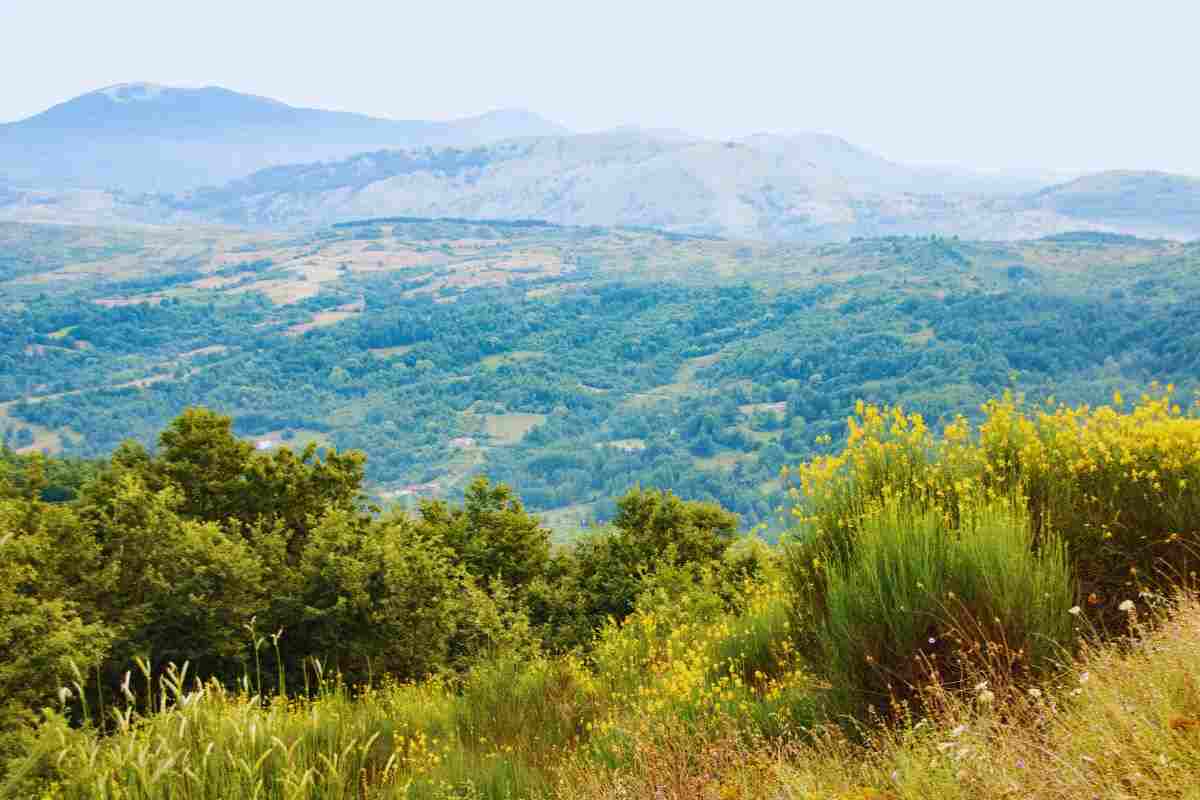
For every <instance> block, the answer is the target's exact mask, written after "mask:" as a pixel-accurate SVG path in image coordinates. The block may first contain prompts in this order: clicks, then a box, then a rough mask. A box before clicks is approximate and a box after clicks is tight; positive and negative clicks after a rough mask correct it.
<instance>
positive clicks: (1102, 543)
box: [791, 386, 1200, 621]
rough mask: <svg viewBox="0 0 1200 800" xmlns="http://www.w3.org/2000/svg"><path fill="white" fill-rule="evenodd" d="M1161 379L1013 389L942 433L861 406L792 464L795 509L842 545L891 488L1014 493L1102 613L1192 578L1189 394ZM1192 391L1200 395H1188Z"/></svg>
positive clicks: (826, 545)
mask: <svg viewBox="0 0 1200 800" xmlns="http://www.w3.org/2000/svg"><path fill="white" fill-rule="evenodd" d="M1172 393H1173V388H1172V387H1170V386H1168V387H1166V390H1165V391H1163V392H1162V393H1161V394H1160V395H1158V396H1149V395H1143V397H1142V398H1141V400H1140V402H1139V403H1138V404H1136V405H1135V406H1133V407H1132V408H1130V409H1128V410H1126V407H1125V403H1124V400H1123V398H1121V396H1120V395H1119V394H1117V395H1115V396H1114V398H1113V404H1112V405H1108V406H1102V407H1099V408H1090V407H1088V406H1081V407H1078V408H1068V407H1066V406H1056V407H1047V408H1040V409H1039V408H1026V407H1024V406H1022V404H1021V403H1020V402H1018V401H1017V400H1016V399H1014V398H1013V397H1011V396H1007V395H1006V396H1005V397H1004V398H1003V399H1001V400H995V401H991V402H989V403H987V404H985V405H984V406H983V420H982V422H981V423H980V424H979V425H978V426H977V427H973V426H972V425H971V424H970V423H968V421H967V420H965V419H963V418H959V419H957V420H955V421H954V422H953V423H951V424H950V425H948V426H947V427H946V429H945V431H944V433H943V435H942V436H940V437H939V436H937V435H935V434H934V433H933V432H932V431H930V430H929V428H928V427H927V426H926V425H925V422H924V420H923V419H922V418H921V415H920V414H905V413H904V411H903V410H902V409H899V408H891V409H886V408H885V409H880V408H878V407H875V406H870V405H863V404H861V403H860V404H859V405H858V407H857V414H856V417H855V418H852V419H851V420H850V421H849V426H850V435H849V439H848V443H847V445H846V447H845V449H844V450H842V451H841V452H840V453H836V454H834V455H832V456H826V457H820V458H817V459H815V460H814V461H813V462H812V463H810V464H808V465H805V466H803V467H801V468H800V469H798V470H796V471H795V473H794V476H795V478H797V479H798V481H797V482H798V485H797V486H794V487H793V488H792V490H791V491H792V495H793V498H794V513H795V514H796V516H797V518H798V520H799V521H800V522H802V523H803V524H804V526H805V528H806V530H807V531H808V532H809V533H810V535H811V538H812V540H813V541H814V542H818V543H819V545H818V547H819V549H832V550H835V551H838V552H848V551H849V550H851V549H853V547H854V541H855V537H856V534H857V531H858V520H859V519H861V518H862V517H863V515H864V513H865V512H866V511H867V509H868V508H869V507H871V505H872V504H873V503H878V502H880V501H882V500H883V499H884V498H885V496H887V495H888V494H903V495H905V496H906V497H910V498H912V499H913V500H914V501H917V502H919V503H922V504H924V505H925V506H927V507H929V508H936V509H940V510H941V511H943V512H944V513H946V514H949V515H950V516H951V518H953V517H954V516H955V515H956V514H957V513H958V509H959V508H960V506H961V504H962V500H963V499H964V498H968V497H971V496H975V495H977V494H980V493H982V494H983V495H991V496H1001V497H1008V496H1013V495H1014V494H1019V495H1022V496H1024V497H1025V498H1026V500H1027V503H1028V510H1029V517H1030V519H1031V520H1032V524H1033V526H1034V529H1035V531H1042V530H1049V529H1053V530H1054V531H1056V532H1057V533H1058V534H1059V535H1060V536H1061V537H1062V539H1063V541H1064V542H1066V544H1067V545H1068V548H1069V552H1070V555H1071V559H1072V564H1073V566H1074V568H1075V570H1076V574H1077V576H1078V579H1079V592H1080V599H1081V600H1082V599H1083V598H1088V599H1089V600H1090V603H1091V605H1093V606H1101V607H1103V608H1105V609H1107V611H1108V617H1109V620H1110V621H1119V618H1120V616H1119V614H1118V613H1117V612H1116V606H1117V604H1118V603H1120V602H1121V601H1122V600H1123V599H1124V598H1127V597H1129V596H1131V595H1136V594H1137V593H1139V592H1149V591H1153V590H1159V589H1162V588H1164V587H1166V586H1170V585H1174V584H1177V583H1179V582H1181V581H1186V580H1189V579H1191V578H1192V573H1193V571H1194V569H1195V565H1196V561H1197V556H1198V555H1200V492H1197V491H1195V488H1196V486H1197V485H1200V484H1198V481H1200V418H1197V412H1198V411H1200V405H1196V406H1193V408H1192V409H1190V410H1189V411H1188V412H1186V413H1185V412H1184V410H1183V409H1181V407H1180V406H1179V405H1178V404H1176V403H1175V402H1174V401H1173V396H1172ZM1198 402H1200V401H1198Z"/></svg>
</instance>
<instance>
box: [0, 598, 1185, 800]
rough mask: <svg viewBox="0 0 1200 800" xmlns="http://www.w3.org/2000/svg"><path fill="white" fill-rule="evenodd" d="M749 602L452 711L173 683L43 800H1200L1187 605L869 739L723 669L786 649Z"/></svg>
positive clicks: (767, 609)
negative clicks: (806, 718)
mask: <svg viewBox="0 0 1200 800" xmlns="http://www.w3.org/2000/svg"><path fill="white" fill-rule="evenodd" d="M757 602H758V603H759V605H758V606H756V608H755V610H754V611H753V612H751V614H750V615H748V616H742V617H739V618H736V619H725V620H723V621H721V622H719V623H715V624H713V625H711V626H701V627H693V628H692V629H690V630H684V631H680V630H678V629H675V630H672V632H671V633H669V634H666V635H662V636H661V637H660V636H658V635H654V634H653V633H652V629H654V628H655V625H656V621H655V620H654V619H653V618H652V617H650V616H649V614H648V613H647V615H643V616H640V617H639V618H637V619H636V620H634V621H633V622H632V623H631V624H630V625H627V626H626V629H625V631H621V632H619V631H615V630H614V631H612V632H610V634H609V636H608V637H607V638H606V640H605V642H606V644H607V645H608V646H611V647H613V648H616V649H621V650H622V652H621V653H620V654H619V655H618V654H615V653H610V654H607V655H605V656H602V657H601V658H602V660H603V659H605V658H613V659H617V660H623V661H624V667H625V668H624V669H620V668H618V669H617V670H616V672H614V673H613V674H611V675H609V676H602V675H599V674H597V673H594V672H591V671H589V670H586V669H584V668H583V667H582V665H580V664H579V663H577V662H575V661H572V660H570V659H559V660H545V659H537V660H534V661H533V662H526V663H522V664H519V665H518V664H516V663H514V662H511V661H503V660H502V661H497V662H495V663H492V664H489V665H487V666H486V667H481V668H479V669H478V670H476V672H475V673H473V674H472V675H471V676H470V678H469V679H468V680H467V683H466V685H465V686H464V687H463V688H462V691H457V692H456V691H450V687H447V686H445V685H442V684H439V683H436V682H433V683H425V684H421V685H403V686H401V685H384V686H382V687H380V688H376V689H371V690H368V691H364V692H362V693H361V694H359V695H358V696H355V697H351V696H350V695H349V694H348V693H347V692H345V691H340V690H330V691H326V692H323V693H321V694H320V696H319V697H317V698H316V699H313V700H309V701H299V702H298V701H288V700H285V699H282V698H275V699H273V700H269V701H267V702H266V703H265V705H264V703H262V702H261V701H260V698H259V697H257V696H251V695H247V694H245V693H240V694H239V693H233V692H228V691H225V690H223V689H221V688H219V687H218V686H215V685H211V686H194V687H192V688H190V689H186V688H183V687H181V686H179V685H178V683H176V682H172V681H171V680H166V681H164V682H163V685H162V686H160V687H158V689H159V691H160V692H161V694H160V695H159V696H158V697H157V698H156V702H159V703H162V702H165V703H167V704H168V707H167V708H166V709H165V710H163V711H162V712H160V713H158V714H154V715H151V716H150V717H148V718H146V719H141V718H129V717H126V718H124V719H125V721H124V722H123V724H122V729H121V730H120V731H119V732H118V733H117V734H115V735H112V736H109V737H105V738H97V737H95V736H93V735H91V734H89V733H87V732H85V731H80V730H77V729H71V728H69V727H67V726H66V725H65V724H57V725H53V726H51V727H50V728H48V729H46V730H44V731H43V736H42V740H41V742H40V747H41V748H42V749H41V752H40V755H41V762H40V766H41V768H43V769H46V770H47V771H49V772H52V773H54V774H56V775H57V776H58V777H57V779H56V780H55V781H54V782H52V783H51V784H50V785H49V786H48V787H47V788H44V789H43V790H41V791H40V792H39V793H38V794H36V795H32V796H37V797H43V798H59V797H62V798H67V797H69V798H85V797H87V798H93V797H95V798H230V797H271V798H351V797H354V798H368V797H370V798H374V797H378V798H384V797H414V798H416V797H427V798H443V797H444V798H450V797H561V798H578V797H595V798H627V797H647V798H651V797H653V798H658V797H662V798H767V797H770V798H775V797H779V798H830V797H832V798H858V799H860V800H865V798H914V799H916V798H928V797H942V798H959V797H962V798H974V799H975V800H979V799H980V798H1011V797H1028V798H1129V797H1138V798H1183V799H1186V798H1197V797H1200V781H1197V777H1198V776H1200V683H1198V680H1197V677H1196V676H1197V674H1198V671H1200V603H1198V602H1197V601H1196V600H1194V599H1190V598H1189V599H1184V600H1182V601H1181V602H1180V603H1179V604H1178V605H1177V607H1176V608H1174V609H1172V610H1171V611H1170V613H1169V617H1164V619H1165V622H1164V623H1163V624H1161V625H1160V626H1158V627H1156V628H1155V629H1154V630H1153V631H1148V630H1147V628H1146V627H1145V626H1143V624H1142V622H1141V621H1140V620H1139V617H1138V612H1137V611H1130V612H1128V624H1129V628H1128V631H1127V633H1126V634H1125V635H1124V636H1122V637H1120V639H1119V640H1117V641H1114V642H1113V643H1112V644H1109V645H1106V646H1104V647H1100V648H1095V649H1092V650H1089V651H1086V652H1085V653H1084V654H1083V655H1082V656H1081V657H1080V658H1079V660H1078V661H1076V662H1075V663H1074V664H1073V665H1072V666H1071V667H1070V668H1069V669H1067V670H1065V671H1064V672H1062V673H1061V674H1059V675H1057V676H1056V677H1055V678H1054V679H1053V680H1051V681H1048V682H1046V683H1044V684H1039V685H1037V686H1026V687H1024V688H1018V687H1016V686H1015V685H1011V684H1001V683H995V682H986V683H985V681H984V680H981V681H980V682H979V683H978V684H977V685H976V686H975V687H974V689H973V691H971V692H968V693H967V694H966V695H962V694H957V693H951V692H949V691H946V690H945V689H942V688H939V687H932V688H930V689H928V690H927V697H928V698H929V700H930V703H929V708H930V709H931V712H930V714H929V715H928V716H926V717H924V718H922V719H921V720H920V721H916V720H915V719H913V720H909V721H906V722H905V723H903V724H899V725H894V726H882V725H880V726H871V725H868V726H865V727H863V728H861V729H860V730H858V731H857V733H856V731H855V730H854V729H852V728H847V727H846V726H837V725H833V724H824V725H812V726H811V727H806V728H805V732H804V733H800V729H799V728H789V725H790V724H791V723H792V722H801V721H803V720H802V718H801V714H802V710H803V708H804V705H803V703H802V702H800V701H799V700H798V698H799V697H801V693H800V691H798V689H800V688H802V687H803V686H804V680H803V678H801V677H799V676H796V675H786V674H785V675H783V676H782V677H781V678H776V679H773V680H767V681H765V682H763V683H762V684H761V685H759V686H754V685H753V680H752V681H750V682H749V683H748V682H746V681H745V680H744V679H743V677H742V675H741V671H742V670H739V669H738V667H743V666H746V665H748V662H745V661H741V662H739V661H737V660H736V659H735V660H733V661H728V660H726V661H722V660H721V656H722V650H723V649H725V648H729V647H733V646H736V644H737V643H740V644H741V645H742V650H741V651H740V652H742V653H746V652H748V651H749V650H750V649H751V648H752V647H755V646H763V645H767V646H768V649H769V646H770V645H771V644H772V643H778V642H780V641H782V640H781V639H779V638H777V634H779V633H780V631H778V630H772V626H773V625H777V624H778V625H781V624H782V623H779V622H777V621H773V619H772V617H773V614H774V611H775V610H776V607H774V606H773V605H772V604H771V601H770V600H769V599H768V598H762V599H760V600H759V601H757ZM1158 613H1162V614H1167V612H1166V610H1163V611H1160V612H1158ZM1077 619H1082V615H1081V617H1079V618H1077ZM1080 624H1081V626H1086V620H1084V621H1082V622H1081V623H1080ZM648 634H649V635H650V638H647V635H648ZM677 648H678V649H677ZM759 655H760V656H762V655H765V654H764V653H760V654H759ZM775 656H777V657H778V658H779V659H782V660H783V661H786V660H787V653H786V651H785V650H784V649H781V650H780V651H777V652H776V653H775V654H774V656H772V657H771V658H769V659H768V660H770V661H772V663H770V664H760V665H759V666H758V667H755V669H756V670H759V669H760V668H761V667H763V666H767V667H769V668H772V669H776V670H778V669H779V668H780V667H781V666H782V664H781V663H780V661H779V660H775V658H774V657H775ZM719 665H724V666H726V667H734V669H732V670H727V671H726V672H724V674H719V673H720V670H715V669H714V667H717V666H719ZM608 666H612V667H617V666H618V664H616V663H612V664H609V665H608ZM753 674H754V673H752V675H753ZM780 728H782V729H785V730H780ZM781 733H783V735H780V734H781ZM18 780H19V779H18V778H16V777H14V778H13V779H12V780H11V782H10V784H9V787H8V789H10V790H12V791H14V792H15V787H16V786H17V785H18ZM6 796H16V795H15V794H8V795H6Z"/></svg>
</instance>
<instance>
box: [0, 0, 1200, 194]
mask: <svg viewBox="0 0 1200 800" xmlns="http://www.w3.org/2000/svg"><path fill="white" fill-rule="evenodd" d="M68 5H70V6H71V7H70V8H69V10H68V9H67V8H66V7H67V6H68ZM722 8H723V9H724V8H726V7H722ZM327 9H328V6H327V5H325V4H317V3H313V2H293V3H288V4H286V5H284V4H278V3H260V4H244V3H243V4H235V3H232V2H230V1H229V0H214V2H212V3H209V4H207V6H206V7H205V8H204V9H200V8H183V9H180V8H175V7H172V8H165V7H162V6H160V5H157V4H152V3H147V2H139V1H134V0H128V1H127V2H114V3H110V4H105V5H104V6H103V7H83V8H80V7H75V6H74V4H66V3H62V2H45V3H42V4H38V5H36V6H32V5H26V4H21V5H19V6H18V5H15V4H14V5H10V6H7V7H5V8H4V9H2V10H0V26H2V29H3V30H4V31H6V32H7V34H8V35H7V36H5V37H4V38H3V39H0V41H3V43H4V47H3V48H0V69H3V70H4V73H5V74H6V75H9V76H13V75H17V76H20V78H21V80H20V81H12V80H9V81H8V85H7V86H6V90H5V92H4V93H3V95H2V96H0V122H11V121H16V120H19V119H24V118H27V117H29V116H32V115H34V114H37V113H39V112H41V111H44V110H45V109H47V108H49V107H51V106H53V105H55V104H57V103H61V102H63V101H66V100H68V99H70V98H72V97H75V96H78V95H80V94H84V93H87V92H90V91H94V90H97V89H99V88H102V87H104V86H107V85H112V84H117V83H125V82H141V81H145V82H151V83H160V84H165V85H170V86H207V85H215V86H222V87H225V88H228V89H231V90H234V91H238V92H244V93H247V94H255V95H261V96H265V97H270V98H273V99H276V100H280V101H283V102H285V103H288V104H290V105H295V106H307V107H315V108H326V109H332V110H341V111H355V112H359V113H364V114H370V115H372V116H379V117H387V118H393V119H432V120H445V119H454V118H461V117H467V116H473V115H477V114H481V113H485V112H487V111H490V110H494V109H499V108H522V109H527V110H529V111H533V112H535V113H537V114H540V115H542V116H544V117H546V118H547V119H550V120H553V121H555V122H559V123H561V124H563V125H565V126H566V127H568V128H570V129H572V130H574V131H577V132H588V131H596V130H607V129H611V128H614V127H618V126H622V125H635V126H639V127H643V128H675V129H680V130H684V131H688V132H689V133H692V134H695V135H697V136H700V137H704V138H718V139H725V138H736V137H741V136H745V135H749V134H752V133H758V132H775V133H798V132H805V131H814V132H823V133H829V134H833V135H836V136H840V137H842V138H844V139H846V140H847V141H849V142H851V143H853V144H855V145H858V146H860V147H864V148H866V149H868V150H871V151H872V152H875V153H878V154H879V155H882V156H884V157H886V158H889V159H891V160H893V161H897V162H903V163H909V164H942V165H957V166H963V167H971V168H975V169H981V170H998V169H1005V170H1051V171H1057V172H1061V173H1065V174H1069V173H1079V172H1085V171H1096V170H1105V169H1154V170H1162V171H1168V172H1178V173H1188V174H1200V152H1198V151H1197V150H1196V149H1195V147H1194V141H1195V138H1196V135H1197V134H1198V133H1200V111H1197V110H1196V108H1195V105H1194V104H1191V103H1188V102H1186V101H1185V100H1184V98H1186V96H1188V93H1189V90H1190V87H1189V86H1188V82H1189V79H1190V75H1191V73H1192V70H1189V68H1188V67H1189V64H1188V62H1190V61H1194V59H1193V58H1192V57H1191V56H1190V53H1191V52H1192V51H1191V49H1190V47H1191V42H1190V41H1189V36H1190V31H1191V30H1194V29H1195V25H1196V24H1197V23H1200V7H1194V8H1182V7H1180V6H1179V5H1177V4H1171V3H1165V2H1147V3H1143V4H1140V5H1138V6H1137V7H1136V8H1132V7H1127V6H1125V5H1124V4H1120V3H1096V2H1092V3H1086V4H1085V3H1079V2H1063V3H1058V4H1053V6H1050V5H1048V4H1035V3H1033V2H1030V1H1029V0H1018V1H1017V2H1013V3H1009V4H1007V5H1005V6H1004V7H1003V8H990V7H989V8H974V9H971V8H963V7H962V4H956V3H949V2H918V3H910V4H905V5H904V6H903V7H902V8H900V7H894V6H892V5H890V4H882V3H849V4H843V5H842V6H839V7H838V8H825V7H821V8H808V9H801V8H787V9H778V8H776V7H775V5H774V4H768V3H761V2H749V3H743V4H741V5H740V6H739V7H738V9H737V13H736V14H731V13H728V12H727V11H726V12H725V13H714V12H711V11H708V10H707V9H703V8H700V7H697V6H696V5H694V4H682V3H675V2H668V3H659V4H654V5H653V6H650V5H647V4H640V5H636V4H633V3H628V2H617V3H609V4H606V5H605V6H603V8H602V9H600V10H599V11H598V12H596V13H592V12H590V11H587V10H578V9H570V8H564V7H563V6H562V5H561V4H553V3H543V2H522V3H513V4H506V5H504V6H503V7H501V6H492V5H485V6H477V5H476V4H472V3H443V4H439V5H438V6H437V7H424V6H422V7H411V8H400V7H396V8H376V7H374V5H373V4H365V3H361V2H358V3H356V2H345V3H342V4H341V5H340V6H339V7H338V13H337V14H336V15H331V14H329V13H328V11H327ZM66 22H69V24H64V23H66Z"/></svg>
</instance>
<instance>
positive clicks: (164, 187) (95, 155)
mask: <svg viewBox="0 0 1200 800" xmlns="http://www.w3.org/2000/svg"><path fill="white" fill-rule="evenodd" d="M565 132H566V129H565V128H563V127H562V126H560V125H556V124H554V123H552V122H549V121H547V120H545V119H542V118H541V117H539V116H537V115H536V114H532V113H530V112H528V111H520V110H502V111H494V112H491V113H487V114H483V115H480V116H476V117H469V118H467V119H460V120H454V121H450V122H431V121H426V120H390V119H380V118H377V117H370V116H366V115H364V114H352V113H347V112H340V111H324V110H320V109H314V108H296V107H293V106H289V105H286V104H284V103H281V102H279V101H277V100H271V99H268V98H264V97H256V96H254V95H248V94H241V93H238V92H233V91H230V90H229V89H223V88H221V87H216V86H209V87H205V88H198V89H186V88H174V87H168V86H159V85H157V84H153V83H126V84H119V85H116V86H109V87H107V88H104V89H100V90H98V91H95V92H90V93H88V94H85V95H82V96H80V97H76V98H74V99H72V100H68V101H67V102H65V103H60V104H59V105H56V106H54V107H52V108H50V109H47V110H46V111H43V112H42V113H40V114H37V115H35V116H32V117H30V118H28V119H25V120H20V121H18V122H11V123H8V124H4V125H0V174H7V176H8V178H9V180H11V181H13V182H20V183H29V184H35V185H39V186H54V187H72V188H92V189H94V188H105V189H113V188H119V189H124V190H127V191H154V192H173V191H179V190H182V189H187V188H191V187H194V186H198V185H205V184H214V183H223V182H225V181H228V180H232V179H234V178H240V177H243V176H245V175H248V174H250V173H252V172H254V171H256V170H259V169H263V168H266V167H270V166H275V165H278V164H287V163H292V162H297V161H313V160H320V159H337V158H344V157H346V156H349V155H351V154H353V153H358V152H363V151H367V150H378V149H381V148H412V147H452V146H455V147H463V146H471V145H475V144H479V143H482V142H489V141H496V140H498V139H508V138H515V137H523V136H546V135H553V134H562V133H565Z"/></svg>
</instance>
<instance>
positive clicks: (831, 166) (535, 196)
mask: <svg viewBox="0 0 1200 800" xmlns="http://www.w3.org/2000/svg"><path fill="white" fill-rule="evenodd" d="M1020 185H1022V184H1021V182H1020V181H1019V180H1011V181H1009V180H1005V179H1002V178H1001V179H993V178H991V177H989V176H981V175H975V174H970V173H966V172H961V171H952V170H938V169H934V168H926V167H910V166H905V165H902V164H896V163H893V162H890V161H888V160H886V159H884V158H881V157H879V156H877V155H875V154H873V153H870V152H869V151H866V150H863V149H861V148H858V147H855V146H854V145H852V144H850V143H848V142H846V141H844V140H842V139H839V138H837V137H833V136H827V135H824V134H805V135H799V136H778V135H771V134H760V135H755V136H750V137H747V138H745V139H743V140H739V141H707V140H701V139H694V138H686V137H684V136H679V135H665V136H659V135H657V134H655V133H654V132H648V131H641V130H637V129H628V128H627V129H619V130H615V131H608V132H604V133H596V134H582V135H572V136H550V137H535V138H526V139H520V140H509V141H503V142H496V143H493V144H488V145H483V146H480V147H476V148H473V149H470V150H459V149H441V150H436V149H432V148H427V149H423V150H418V151H408V152H401V151H377V152H372V153H362V154H358V155H355V156H352V157H350V158H348V159H345V160H342V161H337V162H321V163H312V164H295V165H287V166H280V167H276V168H273V169H269V170H264V171H261V172H258V173H255V174H253V175H250V176H248V177H246V178H244V179H241V180H239V181H235V182H233V183H230V184H228V185H226V186H222V187H210V188H205V189H200V190H196V191H192V192H188V193H185V194H182V195H178V196H174V197H168V198H159V199H158V200H156V201H155V207H154V208H153V209H152V210H150V213H152V214H159V215H162V216H164V217H165V218H166V219H172V220H176V221H179V220H186V219H194V218H200V219H204V220H210V221H220V222H224V223H232V224H239V225H253V226H285V227H296V226H299V227H304V226H309V225H319V224H328V223H332V222H338V221H343V220H348V219H359V218H363V217H373V216H422V217H442V216H445V217H468V218H481V219H518V218H521V219H523V218H536V219H544V220H548V221H551V222H555V223H559V224H568V225H606V226H612V225H618V226H648V227H655V228H661V229H664V230H670V231H674V232H678V233H688V234H702V235H717V236H725V237H731V238H744V239H764V240H785V241H788V240H790V241H806V240H807V241H833V240H842V239H847V238H850V237H854V236H882V235H892V234H930V233H936V234H942V235H959V236H964V237H971V238H982V239H994V240H1013V239H1022V238H1034V237H1038V236H1044V235H1049V234H1055V233H1062V232H1065V231H1072V230H1095V231H1103V232H1112V233H1130V234H1137V235H1143V236H1161V237H1164V238H1175V239H1188V238H1194V237H1196V236H1200V217H1198V216H1197V214H1196V211H1195V209H1196V208H1197V206H1196V204H1197V203H1200V191H1198V190H1197V187H1198V186H1200V182H1198V181H1195V180H1193V179H1190V178H1185V177H1181V176H1170V175H1161V174H1157V173H1113V174H1106V175H1103V176H1090V177H1085V178H1082V179H1079V180H1076V181H1072V182H1070V183H1067V184H1063V185H1059V186H1053V187H1049V188H1046V189H1041V188H1040V187H1038V188H1037V189H1036V190H1035V191H1030V190H1029V189H1028V188H1026V190H1025V191H1022V192H1017V191H1014V189H1015V188H1016V187H1018V186H1020ZM1024 185H1025V186H1026V187H1028V184H1027V183H1026V184H1024Z"/></svg>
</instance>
